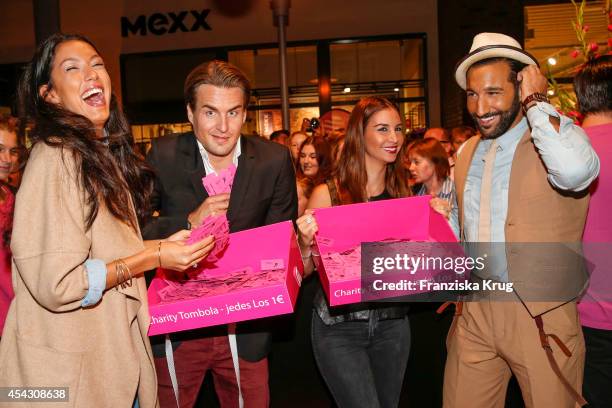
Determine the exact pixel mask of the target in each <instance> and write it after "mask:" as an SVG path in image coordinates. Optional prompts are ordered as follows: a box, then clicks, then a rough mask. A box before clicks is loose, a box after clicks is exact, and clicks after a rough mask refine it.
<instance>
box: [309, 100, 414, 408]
mask: <svg viewBox="0 0 612 408" xmlns="http://www.w3.org/2000/svg"><path fill="white" fill-rule="evenodd" d="M403 143H404V131H403V126H402V119H401V116H400V113H399V111H398V109H397V107H396V106H395V105H393V104H392V103H391V102H389V101H388V100H387V99H384V98H378V97H368V98H363V99H361V100H360V101H359V102H358V103H357V105H356V106H355V108H354V109H353V112H352V113H351V116H350V119H349V124H348V129H347V134H346V139H345V144H344V150H343V153H342V155H341V156H340V159H339V161H338V164H337V168H336V170H335V171H334V174H333V177H332V178H331V180H329V181H328V182H327V183H325V184H321V185H319V186H317V187H315V189H314V190H313V192H312V195H311V197H310V199H309V201H308V209H309V210H307V211H306V213H305V215H303V216H302V217H300V218H298V220H297V225H298V230H299V242H300V250H301V251H302V254H303V255H304V256H305V262H304V266H305V272H306V274H309V273H312V271H313V269H314V264H313V261H312V258H310V257H307V258H306V256H309V255H310V254H311V248H310V247H311V245H312V243H313V238H314V234H315V232H316V231H317V224H316V221H315V219H314V218H313V217H312V209H314V208H323V207H331V206H335V205H342V204H351V203H362V202H366V201H375V200H383V199H389V198H399V197H406V196H409V195H410V189H409V187H408V185H407V180H408V175H407V172H406V169H404V168H403V166H402V163H401V159H398V156H400V150H401V148H402V146H403ZM314 303H315V310H314V313H313V317H312V346H313V351H314V355H315V359H316V361H317V365H318V366H319V369H320V371H321V374H322V375H323V378H324V379H325V382H326V383H327V385H328V387H329V389H330V391H331V393H332V395H333V397H334V399H335V401H336V403H337V404H338V406H339V407H340V408H344V407H350V408H355V407H368V408H371V407H397V405H398V403H399V398H400V393H401V388H402V383H403V378H404V371H405V370H406V364H407V362H408V353H409V351H410V325H409V322H408V318H407V316H406V312H407V308H406V306H403V305H399V306H398V305H397V304H396V305H394V306H391V307H389V306H386V307H385V305H384V304H382V305H376V306H373V305H370V304H364V303H362V304H356V305H350V306H349V307H341V308H334V309H330V308H329V306H328V304H327V301H326V300H325V297H324V296H323V294H322V291H321V290H319V292H318V293H317V296H316V298H315V302H314Z"/></svg>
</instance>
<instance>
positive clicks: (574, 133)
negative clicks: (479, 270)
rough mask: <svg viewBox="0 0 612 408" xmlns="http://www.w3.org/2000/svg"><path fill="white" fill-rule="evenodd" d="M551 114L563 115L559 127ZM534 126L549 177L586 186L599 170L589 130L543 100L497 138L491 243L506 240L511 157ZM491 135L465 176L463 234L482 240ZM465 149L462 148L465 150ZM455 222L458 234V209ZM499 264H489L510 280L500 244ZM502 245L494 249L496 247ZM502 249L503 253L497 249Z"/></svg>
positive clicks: (571, 187) (573, 187)
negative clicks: (482, 189) (482, 193)
mask: <svg viewBox="0 0 612 408" xmlns="http://www.w3.org/2000/svg"><path fill="white" fill-rule="evenodd" d="M549 116H553V117H556V118H558V119H559V120H560V126H559V132H557V131H556V130H555V128H554V127H553V126H552V124H551V123H550V120H549ZM529 125H531V137H532V138H533V141H534V144H535V146H536V147H537V149H538V153H539V154H540V157H541V158H542V161H543V162H544V165H545V166H546V168H547V171H548V180H549V182H550V183H551V184H552V185H553V186H555V187H557V188H559V189H561V190H568V191H581V190H584V189H585V188H587V187H588V186H589V185H590V184H591V181H593V180H594V179H595V178H596V177H597V176H598V175H599V159H598V157H597V154H596V153H595V151H594V150H593V148H592V147H591V144H590V142H589V139H588V137H587V136H586V134H585V133H584V131H583V130H582V129H581V128H580V127H578V126H576V125H575V124H574V123H573V121H572V120H571V119H569V118H567V117H565V116H563V115H560V114H559V113H558V112H557V111H556V110H555V109H554V108H553V106H552V105H550V104H548V103H545V102H538V103H537V105H536V106H535V107H532V108H531V109H529V111H528V112H527V118H523V119H522V120H521V121H520V122H519V123H518V124H517V125H516V126H514V127H513V128H512V129H510V130H508V131H507V132H506V133H504V134H503V135H501V136H500V137H499V138H497V143H498V146H497V151H496V155H495V162H494V164H493V175H492V186H491V197H490V199H491V204H490V205H491V207H490V208H491V242H504V241H505V225H506V216H507V215H508V188H509V186H510V172H511V170H512V161H513V158H514V153H515V151H516V147H517V146H518V143H519V141H520V140H521V138H522V137H523V135H524V134H525V132H526V131H527V130H528V128H529ZM492 142H493V141H492V140H481V141H480V143H479V144H478V146H477V147H476V150H475V151H474V156H473V159H472V163H471V165H470V169H469V171H468V175H467V178H466V181H465V189H464V195H463V215H464V231H463V233H464V237H460V238H463V239H464V240H465V241H466V242H478V222H479V214H480V186H481V183H482V174H483V171H484V161H483V159H484V156H485V154H486V153H487V151H488V149H489V147H490V146H491V143H492ZM461 150H462V149H460V150H459V152H458V153H457V155H458V156H460V155H461ZM451 225H452V227H453V230H454V231H455V233H456V234H457V236H459V219H458V212H452V213H451ZM497 247H499V249H500V250H499V251H495V254H494V257H492V258H489V260H490V261H489V262H492V261H493V260H495V264H490V265H489V266H491V267H492V271H494V272H493V274H494V275H496V276H499V277H500V278H501V280H507V279H506V276H507V266H506V257H505V251H503V245H499V246H497ZM497 247H495V248H493V249H496V248H497ZM497 252H499V254H498V253H497Z"/></svg>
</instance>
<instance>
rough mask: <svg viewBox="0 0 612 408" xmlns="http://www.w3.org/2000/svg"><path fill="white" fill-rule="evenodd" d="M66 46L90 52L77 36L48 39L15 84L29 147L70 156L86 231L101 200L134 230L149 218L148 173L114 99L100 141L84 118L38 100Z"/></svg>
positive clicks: (151, 175) (149, 184)
mask: <svg viewBox="0 0 612 408" xmlns="http://www.w3.org/2000/svg"><path fill="white" fill-rule="evenodd" d="M66 41H82V42H85V43H87V44H89V45H91V46H92V47H93V48H94V49H96V47H95V46H94V45H93V43H92V42H91V41H90V40H89V39H87V38H85V37H83V36H81V35H77V34H53V35H51V36H50V37H49V38H47V39H46V40H45V41H44V42H43V43H41V44H40V45H39V46H38V48H37V50H36V53H35V54H34V57H33V58H32V60H31V61H30V63H29V64H28V65H27V67H26V69H25V71H24V73H23V75H22V77H21V80H20V83H19V89H18V97H19V107H20V116H22V117H23V118H25V119H26V120H29V121H30V122H31V124H32V125H33V128H32V131H31V133H30V139H31V141H32V145H35V144H36V143H38V142H41V141H42V142H44V143H46V144H47V145H49V146H54V147H58V148H66V149H68V150H70V151H71V152H72V155H73V156H74V158H75V161H76V163H77V171H78V172H79V177H80V181H81V183H82V186H83V188H84V189H85V191H86V193H87V206H88V213H87V216H86V220H85V221H86V226H87V229H89V228H91V225H92V224H93V222H94V220H95V218H96V216H97V215H98V210H99V208H100V201H102V200H103V202H104V204H105V206H106V207H107V208H108V210H109V211H110V213H111V214H112V215H113V216H115V217H116V218H117V219H119V220H121V221H122V222H125V223H127V224H128V225H130V226H131V227H132V228H134V230H137V229H138V221H143V220H144V219H145V218H146V216H147V215H148V213H149V211H148V209H149V197H150V194H151V191H152V186H153V183H152V181H153V172H152V170H150V169H149V168H148V167H147V166H146V164H145V163H144V161H143V160H142V158H141V157H140V156H138V155H137V154H136V153H135V152H134V150H133V149H132V143H133V139H132V135H131V132H130V127H129V125H128V123H127V120H126V118H125V116H124V115H123V112H122V111H121V109H120V108H119V105H118V103H117V99H116V98H115V96H114V95H112V96H111V100H110V116H109V118H108V120H107V121H106V124H105V125H104V134H105V137H104V138H98V137H96V133H95V128H94V125H93V123H92V122H91V121H90V120H89V119H87V118H86V117H84V116H82V115H79V114H76V113H74V112H71V111H68V110H66V109H64V108H62V107H61V106H59V105H55V104H52V103H49V102H47V101H45V99H44V98H43V97H42V96H41V95H40V92H39V90H40V88H41V87H42V86H43V85H47V86H48V89H49V90H50V89H52V88H53V82H52V81H51V70H52V67H53V60H54V57H55V51H56V49H57V47H58V46H59V45H60V44H62V43H64V42H66ZM96 51H97V49H96ZM130 195H131V198H132V200H133V203H134V206H135V209H136V214H137V219H135V218H134V215H133V214H134V211H133V210H132V206H131V203H130Z"/></svg>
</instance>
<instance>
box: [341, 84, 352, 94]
mask: <svg viewBox="0 0 612 408" xmlns="http://www.w3.org/2000/svg"><path fill="white" fill-rule="evenodd" d="M342 92H344V93H349V92H351V88H350V87H348V86H347V87H346V88H344V91H342Z"/></svg>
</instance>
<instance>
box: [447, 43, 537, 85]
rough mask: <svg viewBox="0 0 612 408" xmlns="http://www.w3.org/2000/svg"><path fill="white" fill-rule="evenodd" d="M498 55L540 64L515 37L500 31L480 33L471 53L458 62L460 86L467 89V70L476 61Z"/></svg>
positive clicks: (456, 77)
mask: <svg viewBox="0 0 612 408" xmlns="http://www.w3.org/2000/svg"><path fill="white" fill-rule="evenodd" d="M498 57H504V58H508V59H512V60H516V61H519V62H522V63H523V64H527V65H538V66H539V64H538V61H537V60H536V59H535V57H534V56H533V55H531V54H529V53H528V52H527V51H525V50H523V49H522V48H521V44H519V42H518V41H516V40H515V39H514V38H512V37H509V36H507V35H505V34H499V33H480V34H476V36H475V37H474V41H472V48H470V53H469V54H468V55H466V56H465V57H463V59H462V60H461V61H459V63H458V64H457V68H456V70H455V79H456V80H457V83H458V84H459V86H460V87H461V88H463V89H465V87H466V74H467V71H468V69H470V67H471V66H472V65H473V64H474V63H475V62H477V61H482V60H484V59H487V58H498Z"/></svg>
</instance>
